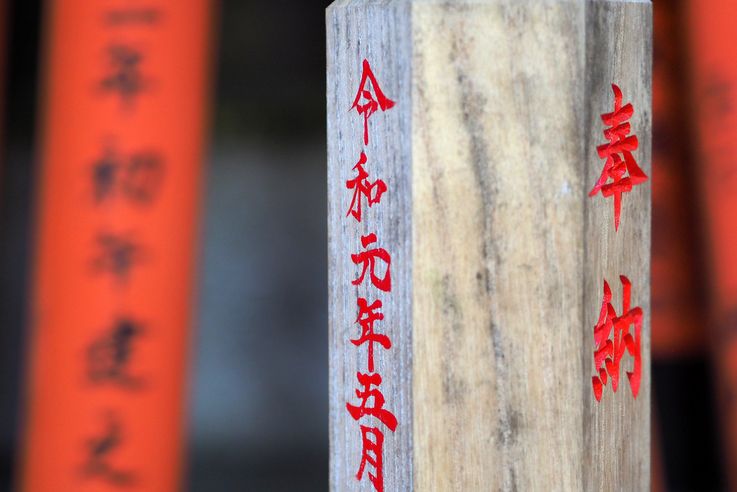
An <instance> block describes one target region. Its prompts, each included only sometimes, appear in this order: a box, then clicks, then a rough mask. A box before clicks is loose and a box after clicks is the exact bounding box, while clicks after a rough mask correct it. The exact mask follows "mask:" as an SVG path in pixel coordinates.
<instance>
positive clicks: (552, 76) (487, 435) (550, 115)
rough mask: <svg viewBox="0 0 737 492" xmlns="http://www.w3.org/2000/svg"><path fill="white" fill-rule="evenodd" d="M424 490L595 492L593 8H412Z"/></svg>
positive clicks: (417, 382)
mask: <svg viewBox="0 0 737 492" xmlns="http://www.w3.org/2000/svg"><path fill="white" fill-rule="evenodd" d="M412 30H413V63H414V65H413V67H412V68H413V79H412V83H413V119H412V140H413V151H412V154H413V168H412V181H413V216H412V220H413V244H412V248H413V310H414V318H413V319H414V334H413V335H414V337H413V340H414V347H415V349H414V353H413V367H414V371H413V377H414V379H413V381H414V415H415V477H416V485H417V488H418V490H423V491H430V490H469V491H470V490H474V491H475V490H495V491H496V490H503V491H512V490H582V489H583V487H582V478H581V474H582V471H583V468H582V460H583V456H582V449H581V442H582V439H581V431H582V422H581V417H582V409H583V404H582V396H583V394H582V384H583V382H582V381H583V380H582V372H583V371H582V367H581V359H580V355H579V354H580V353H581V351H582V350H583V345H582V342H583V341H582V339H581V334H580V327H581V325H582V321H581V298H582V292H581V289H582V286H581V277H582V275H583V272H582V265H581V259H582V257H583V237H582V233H583V200H582V197H583V191H584V186H585V180H584V176H583V175H582V171H583V163H582V162H581V161H582V159H581V152H582V149H583V142H582V140H583V135H582V131H581V130H582V128H583V125H582V119H583V114H582V110H583V107H584V106H583V90H584V86H583V78H582V75H583V73H584V46H583V43H584V3H583V2H582V1H581V2H571V1H551V0H528V1H524V2H520V1H518V0H463V1H456V2H428V1H420V0H418V1H417V2H415V3H414V6H413V16H412Z"/></svg>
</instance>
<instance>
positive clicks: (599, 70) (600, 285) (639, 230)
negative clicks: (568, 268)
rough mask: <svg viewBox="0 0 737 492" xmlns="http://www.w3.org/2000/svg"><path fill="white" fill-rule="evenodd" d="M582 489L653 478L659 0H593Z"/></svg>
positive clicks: (643, 483) (627, 485) (631, 485)
mask: <svg viewBox="0 0 737 492" xmlns="http://www.w3.org/2000/svg"><path fill="white" fill-rule="evenodd" d="M586 50H587V56H586V60H587V67H586V93H585V95H586V104H587V119H586V121H585V125H586V140H585V142H586V149H585V154H584V155H585V166H586V179H587V183H588V189H589V193H588V197H587V198H586V199H585V200H586V220H585V231H584V234H585V236H584V241H585V258H584V274H585V275H584V297H583V299H584V305H583V309H584V313H583V314H584V327H583V329H584V333H583V336H584V341H585V344H584V345H585V350H584V353H583V354H582V356H583V360H584V371H585V374H584V375H583V377H584V378H585V380H584V381H585V393H584V395H585V398H584V402H585V405H586V408H585V412H584V445H585V446H586V449H587V451H586V453H585V463H584V470H585V477H584V478H585V487H584V490H647V489H648V488H649V483H650V384H649V381H650V371H649V368H650V214H651V205H650V197H651V180H650V179H649V176H650V169H651V124H652V122H651V119H652V113H651V92H652V91H651V78H652V67H651V59H652V53H651V51H652V5H651V3H650V2H649V1H646V2H626V1H591V0H589V1H588V2H587V32H586Z"/></svg>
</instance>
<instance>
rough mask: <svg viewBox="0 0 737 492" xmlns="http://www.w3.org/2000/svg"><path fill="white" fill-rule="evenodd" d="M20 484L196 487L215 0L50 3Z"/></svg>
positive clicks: (58, 491) (40, 490)
mask: <svg viewBox="0 0 737 492" xmlns="http://www.w3.org/2000/svg"><path fill="white" fill-rule="evenodd" d="M46 7H47V12H46V25H45V28H46V31H45V51H44V58H43V64H44V66H43V70H42V73H43V77H44V82H43V87H44V89H43V96H42V108H41V110H42V111H43V116H42V118H41V120H42V123H41V129H40V138H41V142H40V152H41V155H40V164H41V166H42V168H41V172H40V183H39V184H40V192H39V200H38V204H37V213H38V220H39V225H38V227H37V237H36V256H35V259H36V262H35V265H34V275H33V297H32V300H31V324H32V340H31V355H30V363H29V372H28V385H27V404H26V410H27V413H26V415H25V439H24V442H23V455H22V459H21V473H20V489H21V490H23V491H27V492H45V491H49V492H52V491H53V492H66V491H70V492H71V491H85V490H95V491H100V490H119V489H120V487H121V486H125V487H126V490H136V491H139V490H140V491H156V492H164V491H176V490H180V489H181V487H182V483H181V477H182V472H183V458H184V454H185V449H184V442H185V436H184V433H183V427H184V425H185V421H186V417H187V415H186V413H185V411H184V408H185V407H184V404H185V398H186V392H185V389H186V378H185V376H186V372H187V358H188V353H189V350H190V349H189V340H190V338H189V324H190V319H191V315H192V302H193V300H194V299H193V290H194V285H195V283H194V272H195V257H196V254H197V247H196V241H195V239H196V234H197V231H198V227H197V226H198V217H199V197H200V191H201V179H200V176H201V163H202V159H203V152H204V137H205V133H206V128H207V122H208V119H209V118H208V111H207V105H206V98H207V96H206V94H207V89H208V82H209V75H210V55H211V40H210V36H211V25H210V24H211V21H212V2H210V1H209V0H188V1H186V2H177V1H173V0H150V1H123V0H120V1H116V0H111V1H106V2H89V1H86V0H72V1H69V0H50V1H49V2H47V6H46Z"/></svg>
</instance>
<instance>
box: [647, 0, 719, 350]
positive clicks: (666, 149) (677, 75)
mask: <svg viewBox="0 0 737 492" xmlns="http://www.w3.org/2000/svg"><path fill="white" fill-rule="evenodd" d="M680 13H681V2H680V1H676V0H670V1H665V2H664V1H656V2H654V4H653V14H654V19H653V21H654V22H653V25H654V45H655V50H654V51H655V56H654V64H653V173H652V174H653V176H652V177H653V237H652V242H653V243H652V301H653V302H652V356H653V359H655V360H672V359H677V358H683V357H693V356H699V355H704V354H705V353H706V352H707V346H708V333H707V330H706V324H705V307H704V306H703V305H702V302H701V301H702V299H703V297H704V296H703V295H702V294H701V292H700V289H699V287H700V286H701V285H702V279H701V275H700V271H699V265H700V262H699V259H698V242H699V238H698V236H697V234H695V229H696V222H695V220H694V219H695V216H696V213H697V212H696V209H697V205H696V203H695V200H694V199H693V196H694V191H695V186H694V185H693V178H694V176H693V174H694V173H693V163H692V162H691V155H690V148H689V132H690V131H691V128H690V127H689V121H688V119H687V118H684V114H683V113H684V110H685V108H684V93H685V92H686V87H687V86H686V81H685V80H683V79H684V77H683V74H684V73H685V70H686V67H685V66H684V62H685V56H684V54H683V53H682V51H681V48H682V46H681V43H679V42H678V40H679V39H681V37H682V32H681V25H680V21H681V19H680ZM683 47H685V43H684V44H683ZM684 197H691V198H690V199H684Z"/></svg>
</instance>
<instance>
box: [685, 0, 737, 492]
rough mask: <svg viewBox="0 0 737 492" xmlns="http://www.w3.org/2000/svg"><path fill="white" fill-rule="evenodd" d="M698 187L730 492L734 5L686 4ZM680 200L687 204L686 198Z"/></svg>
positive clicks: (736, 201) (736, 289) (735, 277)
mask: <svg viewBox="0 0 737 492" xmlns="http://www.w3.org/2000/svg"><path fill="white" fill-rule="evenodd" d="M686 18H687V19H688V30H687V34H688V39H689V41H690V46H689V47H690V50H689V54H690V58H691V63H692V64H693V69H692V71H691V73H692V74H693V78H692V80H691V88H692V92H691V96H692V99H691V106H690V107H691V108H692V109H693V116H691V115H689V112H688V111H686V110H684V109H682V110H681V111H680V112H679V117H681V118H687V119H688V118H691V117H692V118H693V121H694V123H695V126H696V133H697V135H696V137H697V138H696V141H697V148H696V152H697V157H698V166H699V167H698V169H699V179H698V184H697V186H696V187H694V188H695V189H696V190H698V191H700V194H701V196H702V204H703V209H702V210H703V214H702V219H703V227H702V228H701V231H703V232H704V242H705V244H706V253H707V255H706V256H707V257H708V258H709V263H708V272H709V296H710V316H709V321H710V327H711V338H712V347H713V350H714V367H715V369H716V385H717V386H716V387H717V397H718V402H719V409H720V411H721V415H722V424H723V427H722V439H723V441H724V446H725V456H724V460H725V465H726V470H727V479H728V482H729V486H730V487H731V488H732V490H735V489H737V254H735V248H737V227H735V224H736V222H735V216H736V215H737V151H736V150H735V142H737V111H735V108H736V105H737V92H735V91H736V90H737V50H736V49H735V41H737V3H735V2H733V1H731V0H715V1H712V2H708V3H705V2H699V1H696V0H690V1H689V2H688V12H687V17H686ZM681 199H682V200H689V199H690V196H689V195H687V194H683V195H681Z"/></svg>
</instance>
